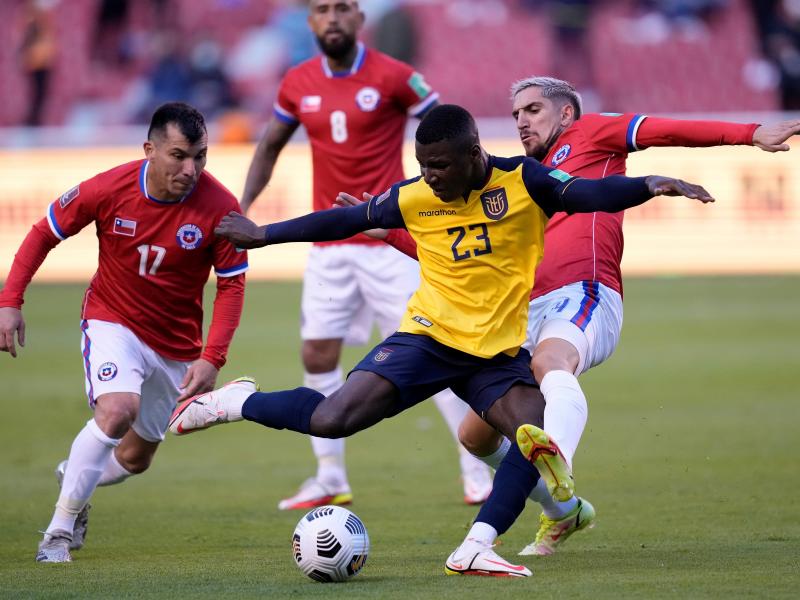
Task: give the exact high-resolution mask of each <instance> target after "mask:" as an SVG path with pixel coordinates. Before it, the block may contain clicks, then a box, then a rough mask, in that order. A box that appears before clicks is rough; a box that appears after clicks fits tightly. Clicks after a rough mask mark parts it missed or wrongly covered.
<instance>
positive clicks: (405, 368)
mask: <svg viewBox="0 0 800 600" xmlns="http://www.w3.org/2000/svg"><path fill="white" fill-rule="evenodd" d="M530 363H531V355H530V354H529V353H528V351H527V350H525V349H524V348H520V350H519V352H517V355H516V356H508V355H507V354H498V355H497V356H494V357H492V358H480V357H478V356H473V355H472V354H467V353H465V352H461V351H460V350H455V349H453V348H451V347H449V346H445V345H444V344H440V343H439V342H437V341H436V340H434V339H433V338H430V337H428V336H426V335H418V334H414V333H399V332H398V333H394V334H392V335H390V336H389V337H388V338H386V339H385V340H384V341H383V342H381V343H380V344H378V345H377V346H375V348H374V349H373V350H372V351H370V352H369V353H368V354H367V356H366V357H365V358H364V359H363V360H362V361H361V362H360V363H358V364H357V365H356V366H355V368H354V369H353V371H371V372H373V373H376V374H378V375H380V376H381V377H383V378H384V379H387V380H389V381H390V382H392V383H393V384H394V385H395V387H397V390H398V402H397V405H396V410H394V411H393V412H392V414H390V415H387V416H394V415H396V414H398V413H400V412H402V411H404V410H406V409H407V408H411V407H412V406H415V405H417V404H419V403H420V402H422V401H423V400H426V399H427V398H430V397H431V396H433V395H434V394H436V393H437V392H440V391H442V390H444V389H446V388H450V389H451V390H453V392H455V394H456V395H457V396H458V397H459V398H461V399H462V400H464V402H466V403H467V404H469V405H470V406H471V407H472V410H474V411H475V412H476V413H478V414H479V415H481V416H484V415H485V414H486V411H488V410H489V408H491V406H492V404H494V403H495V401H496V400H497V399H499V398H501V397H502V396H503V395H505V393H506V392H508V390H509V389H511V387H512V386H513V385H515V384H522V385H530V386H533V387H539V386H538V384H537V383H536V380H535V379H534V378H533V375H532V374H531V367H530ZM351 372H352V371H351Z"/></svg>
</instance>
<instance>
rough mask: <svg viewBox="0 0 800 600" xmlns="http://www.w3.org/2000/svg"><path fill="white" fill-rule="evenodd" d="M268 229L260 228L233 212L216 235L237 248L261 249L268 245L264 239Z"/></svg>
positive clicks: (215, 231)
mask: <svg viewBox="0 0 800 600" xmlns="http://www.w3.org/2000/svg"><path fill="white" fill-rule="evenodd" d="M265 229H266V227H264V226H262V227H259V226H258V225H256V224H255V223H253V222H252V221H251V220H250V219H248V218H247V217H245V216H244V215H242V214H240V213H238V212H236V211H231V212H229V213H228V214H227V215H225V216H224V217H222V220H221V221H220V222H219V225H217V227H216V229H214V233H215V234H217V235H219V236H221V237H224V238H226V239H228V240H230V242H231V243H232V244H233V245H234V246H236V247H237V248H261V247H262V246H266V245H267V241H266V240H265V239H264V234H265Z"/></svg>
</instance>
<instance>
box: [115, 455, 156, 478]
mask: <svg viewBox="0 0 800 600" xmlns="http://www.w3.org/2000/svg"><path fill="white" fill-rule="evenodd" d="M116 457H117V461H118V462H119V464H120V465H122V467H123V468H124V469H125V470H126V471H128V472H129V473H131V474H132V475H138V474H139V473H144V472H145V471H146V470H147V469H149V468H150V465H151V464H152V462H153V455H152V454H150V453H142V452H135V451H125V450H124V449H123V450H122V451H121V452H120V451H119V450H117V453H116Z"/></svg>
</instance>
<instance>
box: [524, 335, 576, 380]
mask: <svg viewBox="0 0 800 600" xmlns="http://www.w3.org/2000/svg"><path fill="white" fill-rule="evenodd" d="M567 349H569V350H571V351H570V352H568V351H567ZM578 359H579V357H578V353H577V351H576V350H575V349H574V348H573V347H572V346H571V345H569V346H566V345H563V344H561V345H556V344H547V343H546V341H545V342H542V344H540V345H539V346H537V348H536V350H535V351H534V353H533V358H532V359H531V371H533V376H534V377H535V378H536V381H539V382H541V380H542V378H543V377H544V376H545V375H547V373H549V372H550V371H556V370H559V371H567V372H570V373H572V372H574V371H575V369H576V368H577V367H578Z"/></svg>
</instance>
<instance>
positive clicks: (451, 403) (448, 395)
mask: <svg viewBox="0 0 800 600" xmlns="http://www.w3.org/2000/svg"><path fill="white" fill-rule="evenodd" d="M433 401H434V402H435V403H436V408H438V409H439V412H440V413H441V415H442V417H443V418H444V422H445V423H447V428H448V429H449V430H450V433H451V434H452V436H453V439H455V441H456V446H457V447H458V455H459V456H458V458H459V464H460V466H461V474H462V475H464V474H466V473H469V472H473V471H476V470H479V469H484V468H485V467H484V466H483V463H482V462H481V461H480V459H478V458H476V457H474V456H472V454H470V453H469V452H468V451H467V449H466V448H464V446H462V445H461V443H460V442H459V441H458V427H459V425H461V421H462V420H463V419H464V417H465V416H466V414H467V412H468V411H469V410H470V407H469V405H468V404H467V403H466V402H464V401H463V400H462V399H461V398H459V397H458V396H456V395H455V394H454V393H453V392H452V390H449V389H447V390H442V391H441V392H439V393H438V394H435V395H434V396H433Z"/></svg>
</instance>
